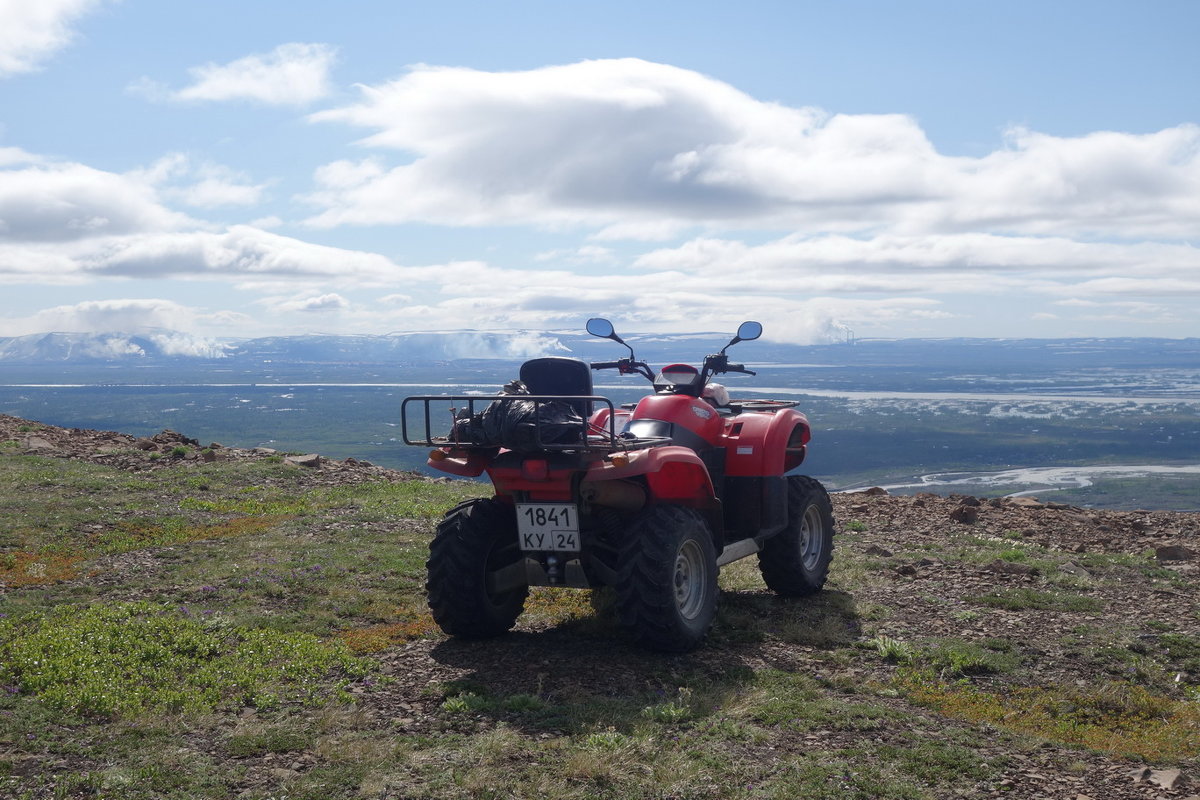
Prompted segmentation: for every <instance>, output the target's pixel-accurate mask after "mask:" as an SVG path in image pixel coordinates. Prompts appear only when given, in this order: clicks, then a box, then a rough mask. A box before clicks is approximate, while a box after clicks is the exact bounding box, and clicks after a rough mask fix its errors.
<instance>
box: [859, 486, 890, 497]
mask: <svg viewBox="0 0 1200 800" xmlns="http://www.w3.org/2000/svg"><path fill="white" fill-rule="evenodd" d="M863 494H865V495H869V496H870V497H887V496H888V491H887V489H884V488H883V487H882V486H872V487H871V488H870V489H867V490H866V491H864V492H863Z"/></svg>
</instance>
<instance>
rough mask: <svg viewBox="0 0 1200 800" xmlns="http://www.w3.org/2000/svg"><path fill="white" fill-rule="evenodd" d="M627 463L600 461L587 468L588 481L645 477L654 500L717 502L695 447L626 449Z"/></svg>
mask: <svg viewBox="0 0 1200 800" xmlns="http://www.w3.org/2000/svg"><path fill="white" fill-rule="evenodd" d="M628 455H629V463H627V464H625V465H624V466H617V465H615V464H613V463H612V462H611V461H607V460H606V461H601V462H598V463H596V464H595V465H593V466H592V467H591V468H590V469H588V471H587V477H586V478H584V480H587V481H609V480H617V479H619V478H634V477H639V476H641V477H645V479H646V485H647V487H648V488H649V489H650V495H651V496H652V497H653V498H654V501H655V502H659V503H678V504H679V505H686V506H692V507H694V508H702V509H711V508H715V507H716V506H717V499H716V493H715V492H714V491H713V485H712V479H711V478H709V476H708V468H707V467H705V466H704V462H703V461H701V460H700V456H698V455H696V452H695V451H694V450H691V449H690V448H687V447H678V446H676V445H664V446H662V447H650V448H647V449H645V450H630V451H628Z"/></svg>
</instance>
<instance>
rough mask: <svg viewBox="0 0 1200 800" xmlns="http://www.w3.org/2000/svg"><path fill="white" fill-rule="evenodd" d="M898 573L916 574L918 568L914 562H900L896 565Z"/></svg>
mask: <svg viewBox="0 0 1200 800" xmlns="http://www.w3.org/2000/svg"><path fill="white" fill-rule="evenodd" d="M896 574H897V575H910V576H911V575H916V574H917V568H916V567H915V566H913V565H912V564H900V565H898V566H897V567H896Z"/></svg>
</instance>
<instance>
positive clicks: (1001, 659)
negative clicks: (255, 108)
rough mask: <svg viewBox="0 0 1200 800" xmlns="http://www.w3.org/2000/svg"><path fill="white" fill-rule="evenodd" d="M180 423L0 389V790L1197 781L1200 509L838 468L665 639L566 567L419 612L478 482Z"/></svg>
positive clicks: (1100, 787) (636, 793)
mask: <svg viewBox="0 0 1200 800" xmlns="http://www.w3.org/2000/svg"><path fill="white" fill-rule="evenodd" d="M206 445H207V443H205V444H204V445H202V443H199V442H196V441H194V440H190V439H188V438H187V437H186V436H183V435H181V434H176V433H172V432H164V433H162V434H159V435H158V436H155V437H153V438H151V439H144V440H138V439H135V438H134V437H129V436H125V435H123V434H117V433H110V432H98V431H86V430H71V429H61V428H54V427H51V426H44V425H40V424H39V423H36V422H29V421H26V420H20V419H16V418H13V417H4V416H0V582H2V583H3V586H2V588H0V615H2V616H0V796H6V797H7V796H13V797H30V798H40V797H112V798H143V797H144V798H150V797H188V798H198V797H212V798H224V797H244V798H263V800H265V798H268V797H279V796H281V795H284V794H286V795H287V796H288V797H289V798H292V800H295V798H340V797H347V798H349V797H371V798H426V797H427V798H450V797H519V798H524V797H538V798H591V797H597V798H599V797H611V798H631V797H639V798H641V797H644V798H747V800H748V799H749V798H791V797H827V798H843V797H845V798H875V797H880V798H924V797H931V798H932V797H936V798H940V797H986V796H996V797H1020V798H1034V797H1065V798H1078V797H1091V798H1096V800H1099V798H1126V797H1128V798H1156V797H1170V798H1174V797H1179V798H1183V797H1188V796H1192V795H1196V794H1200V604H1198V600H1200V589H1198V579H1200V561H1197V558H1198V557H1200V556H1198V555H1197V551H1200V514H1189V513H1170V512H1154V511H1139V512H1110V511H1089V510H1084V509H1080V508H1074V507H1070V506H1064V505H1060V504H1043V503H1040V502H1038V501H1036V500H1032V499H1000V500H988V501H979V500H977V499H975V498H971V497H952V498H941V497H936V496H933V495H918V496H916V497H888V496H886V495H885V494H881V493H859V494H847V495H836V496H835V497H834V505H835V511H836V516H837V520H838V526H839V532H838V536H837V552H836V556H835V564H834V569H833V572H832V575H831V580H830V583H829V585H828V586H827V588H826V591H824V592H823V593H821V594H820V595H818V596H816V597H814V598H811V599H809V600H806V601H784V600H780V599H777V598H775V597H773V596H772V595H770V594H769V593H768V592H767V591H766V589H765V588H764V586H763V584H762V581H761V579H760V578H759V576H758V574H757V569H756V566H755V563H754V560H753V559H749V560H744V561H741V562H738V563H736V564H734V565H731V566H730V567H728V568H726V569H725V570H724V571H723V574H722V586H723V593H722V597H721V611H720V615H719V618H718V622H717V624H716V626H715V627H714V630H713V632H712V635H711V636H710V640H709V641H708V642H707V643H706V646H705V647H704V648H702V649H701V650H699V651H697V652H696V653H693V654H690V655H686V656H674V657H664V656H660V655H653V654H648V653H645V652H642V651H639V650H637V649H636V648H634V647H633V646H632V645H631V644H630V642H629V641H628V640H627V638H626V637H625V635H624V634H623V633H622V632H621V631H620V630H619V629H618V628H617V627H616V626H615V623H614V621H613V619H612V617H611V615H610V614H609V613H608V612H606V611H605V610H604V608H603V606H604V598H603V595H601V596H599V598H598V602H597V604H596V605H598V606H599V607H600V610H599V611H595V610H594V609H593V604H592V603H591V602H589V598H588V593H585V592H575V591H568V590H561V591H558V590H537V591H534V593H533V594H532V595H531V598H530V600H529V602H528V603H527V610H526V614H525V615H524V616H523V617H522V618H521V620H520V621H519V623H518V629H517V630H516V631H515V632H514V633H512V634H511V635H509V636H506V637H502V638H500V639H496V640H491V641H483V642H465V641H457V640H450V639H447V638H445V637H444V636H442V635H441V634H440V632H438V631H437V630H436V628H435V627H434V626H433V625H432V621H431V620H430V619H429V617H428V615H427V614H426V613H425V611H424V604H423V597H422V585H423V581H424V573H423V562H424V557H425V553H426V548H427V543H428V540H429V537H430V534H431V531H432V528H433V525H434V524H435V522H436V518H437V517H438V516H440V514H441V513H442V512H443V511H444V510H445V509H446V508H448V507H449V506H450V505H452V504H453V503H454V502H457V501H458V500H460V499H462V498H464V497H467V496H471V495H472V494H478V493H480V492H482V491H486V487H483V486H480V485H478V484H470V483H464V482H447V481H434V480H429V479H426V478H422V477H420V476H417V475H414V474H409V473H399V472H395V471H391V470H386V469H382V468H379V467H376V466H372V465H370V464H366V463H365V462H361V461H355V460H353V459H347V460H345V461H332V460H317V461H316V462H315V465H314V462H313V461H312V460H311V459H310V460H304V459H300V460H297V461H295V462H293V463H289V461H288V459H287V458H286V457H285V456H283V455H281V454H277V453H272V452H269V451H262V450H258V451H248V450H238V449H234V448H222V447H219V446H206ZM302 464H308V465H309V466H302ZM218 667H219V668H218ZM114 670H115V671H114Z"/></svg>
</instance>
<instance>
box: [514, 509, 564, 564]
mask: <svg viewBox="0 0 1200 800" xmlns="http://www.w3.org/2000/svg"><path fill="white" fill-rule="evenodd" d="M517 535H518V538H519V540H520V543H521V549H522V550H526V551H530V552H546V551H551V552H569V553H577V552H579V508H578V507H577V506H576V505H575V504H573V503H517Z"/></svg>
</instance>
